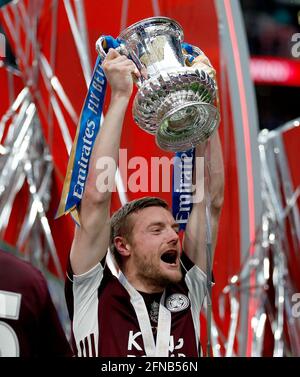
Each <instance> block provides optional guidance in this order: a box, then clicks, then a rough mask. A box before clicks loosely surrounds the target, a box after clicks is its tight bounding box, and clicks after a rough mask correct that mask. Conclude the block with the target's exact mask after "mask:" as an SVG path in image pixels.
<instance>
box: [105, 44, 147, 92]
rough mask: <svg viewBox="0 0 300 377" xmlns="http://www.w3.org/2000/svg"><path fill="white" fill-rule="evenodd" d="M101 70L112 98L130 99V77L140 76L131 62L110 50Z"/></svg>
mask: <svg viewBox="0 0 300 377" xmlns="http://www.w3.org/2000/svg"><path fill="white" fill-rule="evenodd" d="M102 68H103V71H104V73H105V76H106V78H107V81H108V82H109V84H110V87H111V92H112V98H114V97H127V98H130V96H131V94H132V90H133V76H132V75H134V76H135V77H137V78H139V77H140V76H141V75H140V72H139V70H138V69H137V67H136V65H135V64H134V63H133V61H132V60H130V59H128V58H127V57H126V56H124V55H120V54H119V53H118V52H117V51H116V50H114V49H112V48H111V49H109V51H108V54H107V55H106V58H105V59H104V61H103V63H102Z"/></svg>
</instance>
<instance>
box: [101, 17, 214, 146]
mask: <svg viewBox="0 0 300 377" xmlns="http://www.w3.org/2000/svg"><path fill="white" fill-rule="evenodd" d="M104 39H105V37H104V36H103V37H100V38H99V39H98V41H97V43H96V49H97V51H98V53H99V55H100V56H101V57H102V58H104V57H105V51H104V48H103V41H104ZM118 40H119V41H120V42H121V43H120V46H119V47H118V48H117V50H118V51H119V52H120V53H121V54H124V55H126V56H127V57H129V58H130V59H132V60H133V62H134V63H135V64H136V66H137V68H138V69H139V70H140V71H141V72H142V71H143V72H146V75H141V78H140V79H138V80H137V86H138V91H137V94H136V96H135V99H134V103H133V118H134V120H135V122H136V123H137V124H138V125H139V126H140V127H141V128H142V129H143V130H144V131H146V132H148V133H150V134H153V135H155V138H156V143H157V145H158V146H159V147H160V148H161V149H164V150H169V151H174V152H182V151H186V150H188V149H190V148H192V147H194V146H195V145H197V144H199V143H201V142H204V141H206V140H207V139H208V138H209V137H210V136H211V135H212V134H213V132H214V131H215V130H216V129H217V127H218V125H219V119H220V116H219V111H218V109H217V108H216V107H215V106H214V105H213V102H214V100H215V97H216V84H215V82H214V80H213V79H212V78H211V77H210V76H209V74H208V73H207V72H206V71H205V70H203V69H201V68H196V67H193V66H188V65H187V64H186V60H187V56H188V55H185V54H184V53H183V51H182V46H181V42H183V30H182V27H181V26H180V25H179V24H178V23H177V22H176V21H175V20H172V19H171V18H167V17H151V18H147V19H144V20H142V21H139V22H137V23H135V24H133V25H131V26H129V27H128V28H127V29H125V30H124V31H123V32H121V34H120V36H119V37H118ZM193 50H194V51H196V52H198V53H199V54H201V53H202V52H201V50H199V49H198V48H197V47H194V46H193ZM195 66H196V65H195Z"/></svg>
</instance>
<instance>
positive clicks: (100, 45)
mask: <svg viewBox="0 0 300 377" xmlns="http://www.w3.org/2000/svg"><path fill="white" fill-rule="evenodd" d="M106 44H107V42H106V36H105V35H102V36H101V37H100V38H98V40H97V42H96V50H97V52H98V54H99V55H100V58H101V60H104V59H105V57H106V55H107V54H106V52H105V50H104V48H105V45H106ZM114 49H115V50H116V51H118V53H119V54H121V55H125V56H127V58H128V59H131V60H132V61H133V62H134V64H135V65H136V67H137V69H138V70H139V71H140V72H141V73H142V69H143V66H142V64H141V63H140V61H139V59H138V58H136V59H133V57H132V55H131V54H130V53H129V52H128V50H127V49H126V46H125V44H123V43H120V44H119V45H118V46H116V47H114ZM132 78H133V81H134V82H135V84H136V85H137V86H138V87H140V86H141V84H142V82H143V81H144V80H145V79H144V77H143V76H141V78H140V79H137V78H136V76H135V75H132Z"/></svg>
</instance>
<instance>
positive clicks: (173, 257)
mask: <svg viewBox="0 0 300 377" xmlns="http://www.w3.org/2000/svg"><path fill="white" fill-rule="evenodd" d="M160 259H161V260H162V261H163V262H165V263H168V264H176V261H177V251H176V250H168V251H166V252H164V253H163V255H162V256H161V257H160Z"/></svg>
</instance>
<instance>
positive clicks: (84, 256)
mask: <svg viewBox="0 0 300 377" xmlns="http://www.w3.org/2000/svg"><path fill="white" fill-rule="evenodd" d="M102 67H103V70H104V73H105V76H106V78H107V80H108V83H109V84H110V87H111V101H110V105H109V109H108V111H107V114H106V115H105V120H104V122H103V124H102V126H101V129H100V132H99V134H98V135H97V138H96V140H95V144H94V147H93V151H92V154H91V158H90V163H89V172H88V177H87V181H86V185H85V191H84V194H83V198H82V201H81V206H80V215H79V216H80V226H76V229H75V235H74V240H73V244H72V248H71V254H70V261H71V266H72V269H73V272H74V273H75V274H83V273H84V272H87V271H88V270H90V269H91V268H92V267H94V266H95V265H96V264H97V263H98V262H99V261H100V260H101V259H102V258H103V257H104V256H105V254H106V252H107V247H108V244H109V232H110V226H109V220H110V202H111V194H112V192H111V191H112V187H110V188H108V187H105V186H104V184H103V185H102V184H101V175H102V177H103V176H104V175H105V176H106V178H107V181H106V182H114V177H115V173H116V167H117V164H118V155H119V146H120V139H121V132H122V126H123V121H124V116H125V113H126V109H127V106H128V101H129V99H130V96H131V94H132V89H133V80H132V74H135V75H136V76H137V77H138V76H139V72H138V70H137V68H136V66H135V65H134V63H133V62H132V61H131V60H129V59H127V58H126V57H124V56H121V55H120V54H119V53H118V52H117V51H115V50H113V49H110V50H109V52H108V54H107V57H106V58H105V60H104V62H103V64H102ZM105 162H108V163H109V164H108V165H105V164H103V163H105ZM104 183H105V182H104Z"/></svg>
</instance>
